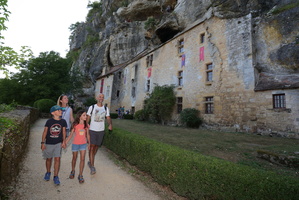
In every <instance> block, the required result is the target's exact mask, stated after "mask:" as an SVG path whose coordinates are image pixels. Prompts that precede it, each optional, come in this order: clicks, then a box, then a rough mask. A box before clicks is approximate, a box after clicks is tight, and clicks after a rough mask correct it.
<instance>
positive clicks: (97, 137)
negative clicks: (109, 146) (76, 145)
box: [89, 130, 105, 146]
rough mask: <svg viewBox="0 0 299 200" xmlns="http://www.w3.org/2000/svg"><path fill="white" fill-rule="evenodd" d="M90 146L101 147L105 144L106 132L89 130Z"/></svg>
mask: <svg viewBox="0 0 299 200" xmlns="http://www.w3.org/2000/svg"><path fill="white" fill-rule="evenodd" d="M89 134H90V144H95V145H98V146H101V145H102V143H103V139H104V135H105V131H92V130H89Z"/></svg>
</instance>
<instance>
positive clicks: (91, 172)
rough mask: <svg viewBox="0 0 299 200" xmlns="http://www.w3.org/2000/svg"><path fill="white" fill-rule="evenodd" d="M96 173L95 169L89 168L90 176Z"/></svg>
mask: <svg viewBox="0 0 299 200" xmlns="http://www.w3.org/2000/svg"><path fill="white" fill-rule="evenodd" d="M95 173H96V168H95V167H91V168H90V174H91V175H93V174H95Z"/></svg>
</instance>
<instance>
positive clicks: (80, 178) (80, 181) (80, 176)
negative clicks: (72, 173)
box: [78, 175, 84, 183]
mask: <svg viewBox="0 0 299 200" xmlns="http://www.w3.org/2000/svg"><path fill="white" fill-rule="evenodd" d="M78 180H79V183H84V178H83V176H82V175H79V176H78Z"/></svg>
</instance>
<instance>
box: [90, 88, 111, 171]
mask: <svg viewBox="0 0 299 200" xmlns="http://www.w3.org/2000/svg"><path fill="white" fill-rule="evenodd" d="M96 100H97V104H94V105H92V106H90V107H89V108H88V111H87V122H89V121H90V127H89V134H90V149H89V161H88V166H89V168H90V174H95V173H96V168H95V167H94V159H95V155H96V153H97V150H98V148H99V147H100V146H101V145H102V142H103V138H104V134H105V119H107V122H108V124H109V126H108V129H109V131H112V120H111V118H110V113H109V108H108V107H106V106H104V105H103V101H104V94H102V93H100V94H99V95H98V96H97V97H96Z"/></svg>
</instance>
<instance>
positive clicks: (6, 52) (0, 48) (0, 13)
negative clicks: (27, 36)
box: [0, 0, 33, 77]
mask: <svg viewBox="0 0 299 200" xmlns="http://www.w3.org/2000/svg"><path fill="white" fill-rule="evenodd" d="M7 2H8V0H0V72H1V71H2V72H3V73H4V74H5V75H6V77H7V76H8V72H9V70H8V67H16V68H18V65H19V64H20V63H22V62H24V61H25V60H26V59H28V58H31V57H32V55H33V53H32V51H31V49H30V48H29V47H27V46H22V47H21V49H20V53H17V52H16V51H15V50H14V49H13V48H11V47H8V46H5V44H4V37H3V36H2V31H3V30H7V27H6V25H5V22H6V21H8V17H9V14H10V12H9V11H8V10H7Z"/></svg>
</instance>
